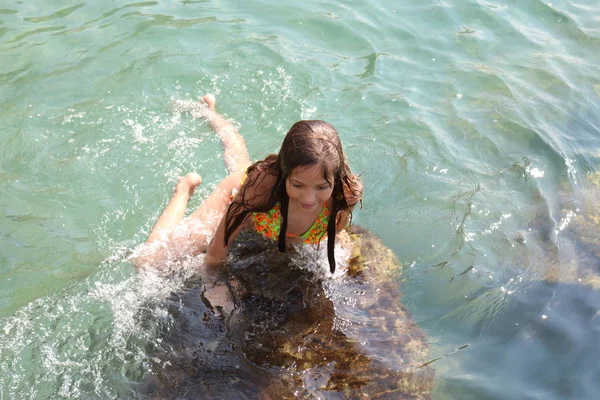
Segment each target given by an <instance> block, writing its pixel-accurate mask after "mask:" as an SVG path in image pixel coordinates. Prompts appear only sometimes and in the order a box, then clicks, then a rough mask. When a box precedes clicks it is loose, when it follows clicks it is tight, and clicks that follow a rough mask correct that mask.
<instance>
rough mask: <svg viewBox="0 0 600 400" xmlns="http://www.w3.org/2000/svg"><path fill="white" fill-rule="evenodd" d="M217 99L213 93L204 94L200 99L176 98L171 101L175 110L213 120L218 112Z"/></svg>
mask: <svg viewBox="0 0 600 400" xmlns="http://www.w3.org/2000/svg"><path fill="white" fill-rule="evenodd" d="M216 102H217V100H216V99H215V96H213V95H212V94H207V95H204V96H202V98H201V99H200V100H199V101H195V100H174V101H173V102H172V103H171V108H172V109H173V111H179V112H186V113H190V114H191V115H192V117H194V118H205V119H207V120H209V121H210V120H211V119H212V117H213V116H214V115H215V114H216V111H215V104H216Z"/></svg>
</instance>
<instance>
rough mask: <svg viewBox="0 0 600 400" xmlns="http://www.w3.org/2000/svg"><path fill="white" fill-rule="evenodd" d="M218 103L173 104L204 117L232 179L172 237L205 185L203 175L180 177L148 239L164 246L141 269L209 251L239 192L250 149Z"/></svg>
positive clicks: (208, 99)
mask: <svg viewBox="0 0 600 400" xmlns="http://www.w3.org/2000/svg"><path fill="white" fill-rule="evenodd" d="M215 103H216V100H215V98H214V96H212V95H206V96H204V97H203V98H202V102H185V101H179V102H176V103H175V104H174V106H175V108H176V109H178V110H179V111H188V112H190V113H191V114H192V116H194V117H203V118H205V119H206V120H207V121H208V122H209V124H210V126H211V129H212V130H213V131H214V132H215V133H216V134H217V135H218V136H219V139H220V140H221V144H222V145H223V147H224V157H223V159H224V162H225V166H226V168H227V170H228V171H229V176H227V177H226V178H225V179H224V180H223V181H222V182H221V183H220V184H219V185H218V186H217V188H216V189H215V190H214V191H213V192H212V193H211V194H210V195H209V196H208V197H207V198H206V199H205V200H204V201H203V202H202V204H200V206H199V207H198V209H197V210H196V211H195V212H194V213H193V214H192V215H191V216H190V217H189V218H187V221H188V222H190V224H193V226H190V227H189V228H190V229H187V233H185V232H184V233H183V235H176V236H177V237H173V236H174V235H173V234H174V231H175V228H176V227H177V226H178V225H179V224H180V223H181V220H182V219H183V216H184V214H185V210H186V207H187V204H188V201H189V199H190V198H191V196H192V194H193V193H194V190H195V189H196V187H197V186H198V185H200V183H201V182H202V178H201V177H200V175H198V174H195V173H190V174H188V175H186V176H185V177H183V178H181V179H180V180H179V182H178V184H177V187H176V188H175V191H174V193H173V197H172V198H171V200H170V201H169V203H168V204H167V206H166V207H165V209H164V210H163V212H162V214H161V215H160V217H159V218H158V221H157V222H156V224H155V225H154V227H153V228H152V231H151V232H150V235H149V236H148V240H147V243H152V242H155V241H158V240H159V239H163V242H164V244H165V245H164V246H161V248H160V251H157V252H156V253H154V254H147V255H146V256H144V257H138V258H137V261H136V260H134V261H136V262H135V264H136V266H138V267H140V266H141V265H143V264H155V263H158V262H162V261H165V260H166V259H168V258H170V259H177V258H179V257H181V256H182V255H185V254H189V255H192V254H198V253H200V252H203V251H205V250H206V247H207V246H208V243H209V241H210V239H211V238H212V236H213V235H214V231H215V229H216V227H217V225H218V224H219V222H220V221H221V218H223V215H224V214H225V211H226V210H227V207H228V206H229V202H230V198H231V195H232V192H233V191H234V190H235V189H239V187H240V185H241V181H242V178H243V175H244V173H245V171H246V169H247V168H248V167H249V166H250V159H249V157H248V150H247V149H246V144H245V142H244V139H243V138H242V136H241V135H240V134H239V132H238V131H237V129H236V128H235V127H234V126H233V124H232V123H231V122H230V121H229V120H227V119H225V118H224V117H223V116H222V115H221V114H219V113H217V112H216V110H215Z"/></svg>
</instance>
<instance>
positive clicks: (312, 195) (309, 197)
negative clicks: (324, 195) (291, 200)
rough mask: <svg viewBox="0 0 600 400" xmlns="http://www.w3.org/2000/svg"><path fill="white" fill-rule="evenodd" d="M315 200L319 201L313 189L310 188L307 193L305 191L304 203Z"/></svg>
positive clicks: (310, 202)
mask: <svg viewBox="0 0 600 400" xmlns="http://www.w3.org/2000/svg"><path fill="white" fill-rule="evenodd" d="M315 201H317V196H316V195H315V192H313V191H312V190H308V191H307V192H306V193H304V201H303V203H309V204H312V203H314V202H315Z"/></svg>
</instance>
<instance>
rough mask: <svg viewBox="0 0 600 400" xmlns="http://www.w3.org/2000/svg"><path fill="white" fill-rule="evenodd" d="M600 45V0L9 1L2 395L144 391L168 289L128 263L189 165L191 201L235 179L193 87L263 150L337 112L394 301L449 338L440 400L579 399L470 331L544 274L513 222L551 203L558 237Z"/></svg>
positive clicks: (0, 105)
mask: <svg viewBox="0 0 600 400" xmlns="http://www.w3.org/2000/svg"><path fill="white" fill-rule="evenodd" d="M599 54H600V6H598V4H597V2H596V1H595V0H578V1H553V2H552V4H550V3H549V2H542V1H535V0H531V1H516V0H515V1H510V0H505V1H499V0H498V1H488V2H484V1H469V0H464V1H455V2H452V1H433V0H431V1H404V2H402V3H401V4H396V2H393V1H387V0H381V1H375V0H370V1H367V2H357V1H351V2H329V1H327V2H316V1H311V2H304V3H302V4H301V5H292V4H285V5H281V4H280V3H278V2H274V1H252V2H248V1H246V2H233V1H229V2H228V1H179V2H175V1H163V2H158V1H150V2H137V3H128V2H126V1H114V2H81V3H77V4H73V2H67V1H44V2H35V4H34V3H27V2H15V1H8V0H4V1H3V3H2V4H1V5H0V60H2V61H1V62H0V193H1V196H0V208H1V211H2V212H0V318H1V320H0V325H1V326H2V327H3V330H2V331H0V334H2V335H3V336H2V338H1V339H0V364H1V366H2V367H1V368H0V370H1V371H2V372H1V374H2V380H1V381H2V383H0V397H1V398H6V399H12V398H60V397H85V396H91V397H100V398H109V397H119V398H126V397H131V396H133V394H132V392H131V389H130V386H129V385H130V382H129V380H135V379H136V378H139V379H141V377H142V375H143V363H144V362H145V358H144V357H145V356H144V354H143V353H141V352H138V351H137V350H136V351H134V350H132V349H131V347H132V345H131V343H128V342H127V338H129V337H134V338H139V336H140V335H142V336H143V334H142V333H140V329H139V327H137V326H136V325H135V318H134V317H133V315H134V311H135V310H136V308H135V307H136V305H138V306H139V305H140V304H143V303H144V301H146V300H147V299H149V298H151V297H152V296H156V297H160V296H161V294H163V295H164V293H168V288H161V287H160V285H159V284H157V287H156V288H155V289H153V287H154V286H151V285H150V287H149V286H148V285H149V284H148V283H147V282H146V283H144V284H141V283H140V282H138V280H137V278H136V276H135V275H134V272H133V269H132V268H131V266H130V265H129V264H128V263H127V262H125V261H122V259H123V256H124V255H125V254H127V252H128V251H129V250H130V249H132V248H133V247H134V246H135V245H136V244H138V243H140V242H142V241H143V240H144V239H145V236H146V235H147V232H148V230H149V229H150V227H151V226H152V224H153V222H154V221H155V219H156V217H157V216H158V214H159V212H160V209H161V207H162V206H163V205H164V204H165V202H166V200H167V199H168V197H169V195H170V192H171V190H172V187H173V185H174V182H175V181H176V179H177V177H178V176H180V175H183V174H185V173H186V172H189V171H197V172H199V173H200V174H202V175H203V177H204V182H205V184H204V185H203V188H202V189H201V190H200V192H199V193H198V196H197V197H196V198H195V199H194V201H193V204H192V206H196V205H198V204H199V201H200V199H201V197H202V196H205V195H206V194H207V193H208V192H209V190H210V189H211V188H212V187H214V185H215V184H216V183H217V182H218V180H219V179H221V178H222V177H224V176H225V170H224V168H223V166H222V162H221V150H220V147H219V144H218V141H217V140H216V138H215V137H214V136H213V135H212V134H211V133H210V131H209V129H208V126H207V125H206V124H203V123H201V122H200V121H194V120H192V119H191V118H190V117H189V116H186V115H178V114H177V113H173V112H172V111H171V109H170V102H171V101H172V100H173V99H189V98H195V97H198V96H200V95H202V94H204V93H213V94H215V95H216V97H217V101H218V103H217V106H218V109H219V111H221V112H223V113H225V114H226V115H228V116H230V117H231V118H233V119H235V121H237V123H238V124H239V126H240V130H241V132H242V133H243V134H244V135H245V137H246V141H247V144H248V147H249V151H250V154H251V157H252V158H253V159H259V158H262V157H264V156H265V155H266V154H267V153H269V152H274V151H276V150H277V148H278V146H279V144H280V140H281V138H282V137H283V135H284V134H285V132H286V130H287V129H288V128H289V126H290V125H291V124H292V123H293V122H295V121H296V120H298V119H302V118H319V119H325V120H327V121H328V122H331V123H332V124H333V125H334V126H335V127H336V128H337V129H338V131H339V132H340V135H341V137H342V140H343V143H344V146H345V149H346V151H347V154H348V157H349V160H350V162H351V167H352V169H353V171H354V172H357V173H361V174H362V177H363V181H364V183H365V188H366V192H365V202H364V204H365V207H364V209H363V210H362V211H360V212H357V213H356V215H355V220H356V221H357V222H358V223H360V224H361V225H363V226H366V227H368V228H370V229H372V230H373V231H374V232H375V233H377V234H378V235H380V236H381V237H382V239H383V240H384V241H385V243H386V244H387V245H388V246H389V247H391V248H392V249H393V250H394V251H395V252H396V254H397V255H398V257H399V258H400V259H401V260H402V261H403V262H404V263H405V264H406V265H409V266H410V268H408V269H407V272H406V274H405V277H404V288H405V291H406V296H405V298H404V301H405V302H406V303H407V304H408V306H409V307H410V309H411V311H412V312H413V315H414V317H415V319H416V320H417V322H418V323H419V324H420V325H421V326H422V327H423V328H425V329H426V330H427V331H428V334H429V335H430V339H431V346H432V349H431V351H432V358H435V357H445V358H443V359H442V360H440V361H438V362H436V363H435V364H433V365H434V366H435V367H436V371H437V377H436V384H437V387H436V393H435V394H434V397H435V398H461V399H465V398H478V399H480V398H502V397H503V398H517V397H518V396H517V397H515V393H518V394H523V398H535V396H537V395H541V394H543V395H544V398H553V397H554V398H564V397H565V396H566V397H570V396H573V395H574V392H569V391H568V390H567V389H564V390H563V389H561V388H560V387H559V385H552V384H547V383H546V382H544V381H543V380H538V381H536V380H535V379H526V378H523V377H515V376H511V374H510V373H509V372H510V371H511V366H513V365H514V364H519V363H524V362H525V361H524V360H526V359H527V358H526V355H523V356H522V358H519V357H515V358H514V359H512V358H510V359H508V358H502V357H500V358H499V359H500V360H503V361H497V360H496V361H495V363H496V365H499V366H498V367H497V369H496V370H494V371H493V372H491V371H486V368H484V366H485V365H486V360H489V358H487V356H486V353H485V351H483V350H482V349H483V348H486V349H488V348H490V347H491V348H495V349H496V350H497V351H498V353H500V354H504V352H511V351H512V352H517V353H518V352H519V351H520V349H521V347H519V346H521V344H520V342H519V343H516V344H515V343H514V342H513V345H512V346H511V343H510V341H509V342H508V343H504V342H503V341H502V340H496V339H494V336H493V335H492V334H490V333H489V331H488V330H486V329H483V330H482V331H479V330H478V329H477V328H476V327H475V326H476V322H477V321H479V320H483V319H491V320H494V318H496V315H497V313H498V312H499V311H498V310H503V309H511V308H509V307H508V304H509V303H510V296H508V297H499V296H497V295H496V293H499V292H500V293H505V292H506V291H507V292H509V293H510V292H511V291H512V292H517V293H522V292H523V291H524V289H522V286H520V284H519V283H518V282H520V281H528V280H538V279H541V278H543V277H544V276H546V272H547V268H548V266H547V265H546V264H545V263H543V262H540V263H535V262H533V263H531V262H529V263H526V262H521V261H520V260H522V259H523V257H522V253H523V251H524V250H523V247H522V246H518V243H517V242H516V240H515V235H516V233H517V232H521V231H522V232H525V233H526V235H529V236H527V240H529V241H530V243H531V242H535V241H536V240H538V239H537V236H536V235H535V227H536V225H535V224H533V227H534V228H533V230H532V232H533V233H528V232H529V229H530V228H531V226H532V223H531V221H532V219H533V216H535V215H536V214H539V213H540V211H539V210H542V213H544V212H545V213H546V214H550V221H551V222H552V224H554V225H552V226H551V229H552V230H557V231H558V232H559V233H558V235H557V236H556V241H557V242H558V243H559V244H560V243H561V234H560V230H559V229H558V228H559V227H560V226H562V225H561V224H562V223H568V221H567V219H565V215H566V213H567V212H568V211H569V209H567V210H565V207H564V205H563V204H562V203H561V201H560V193H561V192H568V193H571V192H572V193H578V192H579V191H580V188H581V187H582V186H583V185H584V182H585V181H586V176H587V175H588V174H589V173H591V172H593V171H597V170H598V165H599V158H600V144H599V143H600V142H599V141H598V139H599V138H600V133H599V127H600V117H599V115H600V114H599V110H600V68H599V67H598V66H599V65H600V56H599ZM571 211H573V212H575V211H576V210H575V209H573V210H571ZM526 249H527V248H526ZM525 251H526V250H525ZM563 258H569V253H566V254H565V255H564V256H563ZM471 266H473V268H470V267H471ZM525 267H527V268H525ZM469 268H470V269H469ZM466 270H468V272H467V273H465V274H463V275H459V274H461V273H462V272H463V271H466ZM561 273H562V274H567V273H568V271H566V270H565V271H563V272H561ZM559 275H560V273H559ZM482 290H483V291H484V292H483V293H488V295H486V296H484V297H482V298H479V297H477V295H474V293H482V292H481V291H482ZM503 291H504V292H503ZM490 293H491V295H489V294H490ZM473 298H475V299H478V300H477V301H476V305H475V306H473V307H471V305H472V304H473V303H472V302H471V300H472V299H473ZM509 321H510V319H509ZM508 323H510V322H508ZM457 326H460V328H457ZM566 335H567V336H569V335H570V334H569V333H567V334H566ZM573 337H576V336H573ZM140 340H141V339H140ZM464 344H471V346H470V347H468V348H467V349H465V350H462V351H459V352H456V353H452V351H453V349H455V348H457V347H459V346H462V345H464ZM582 346H583V348H584V349H585V348H586V346H597V342H594V341H593V340H591V341H590V342H584V343H583V344H582ZM134 347H135V346H134ZM128 351H129V352H128ZM448 353H452V354H450V355H448ZM542 354H544V353H543V352H542ZM547 355H548V358H546V359H544V360H545V361H544V362H552V363H553V364H556V365H561V363H562V364H567V363H568V360H566V359H563V358H561V357H559V356H556V355H554V354H553V353H551V352H547ZM446 356H447V357H446ZM507 359H508V360H509V361H506V360H507ZM550 360H551V361H550ZM541 364H543V363H541ZM539 368H540V371H543V369H542V368H541V367H539ZM482 371H485V372H482ZM541 373H542V372H540V374H541ZM596 373H597V371H596ZM503 376H506V379H510V382H511V386H512V387H513V390H514V391H515V392H509V391H507V390H506V388H503V387H502V386H499V385H498V379H499V378H500V379H502V377H503ZM596 377H597V376H596ZM569 379H570V382H571V383H572V385H573V386H574V387H580V388H584V389H582V390H583V391H582V392H580V394H581V393H583V394H584V395H583V396H579V397H578V398H584V397H586V396H588V395H589V396H592V395H593V394H595V395H597V394H598V392H597V390H599V387H598V384H597V382H598V380H597V379H596V380H595V381H594V379H591V378H588V377H586V376H585V374H583V373H582V372H581V371H579V370H577V369H575V370H574V372H572V374H569ZM34 382H35V384H32V383H34ZM540 388H542V389H540ZM561 390H562V391H561ZM565 390H566V391H565ZM509 393H510V394H509ZM589 398H592V397H589Z"/></svg>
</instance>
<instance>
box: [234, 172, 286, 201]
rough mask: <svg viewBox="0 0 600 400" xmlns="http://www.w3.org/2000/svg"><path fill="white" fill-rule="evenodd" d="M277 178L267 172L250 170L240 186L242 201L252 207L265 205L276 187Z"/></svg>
mask: <svg viewBox="0 0 600 400" xmlns="http://www.w3.org/2000/svg"><path fill="white" fill-rule="evenodd" d="M277 180H278V179H277V176H276V175H275V174H273V173H271V172H270V171H268V170H262V169H258V168H252V169H249V170H248V171H247V175H246V178H245V180H244V183H243V184H242V190H241V193H243V201H244V203H246V204H251V205H253V206H261V205H263V204H265V203H266V202H267V201H268V200H269V199H270V198H271V196H272V193H273V190H274V189H275V186H276V185H277Z"/></svg>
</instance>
